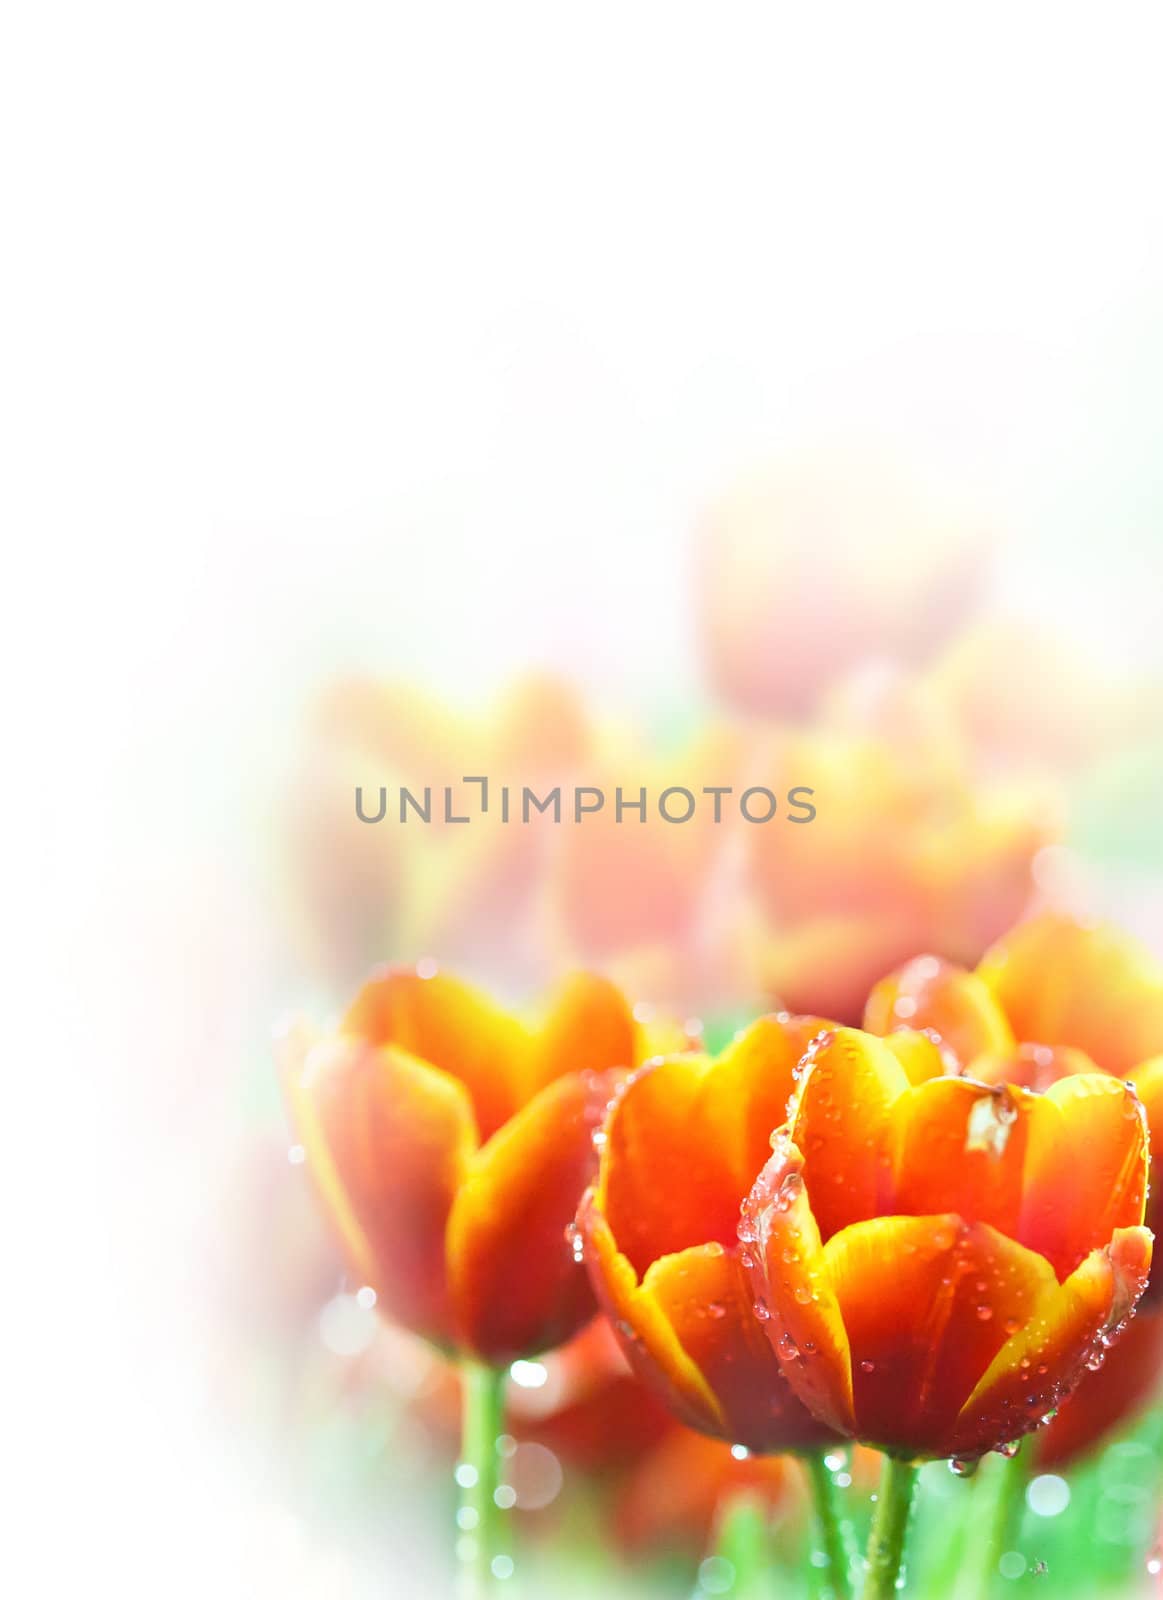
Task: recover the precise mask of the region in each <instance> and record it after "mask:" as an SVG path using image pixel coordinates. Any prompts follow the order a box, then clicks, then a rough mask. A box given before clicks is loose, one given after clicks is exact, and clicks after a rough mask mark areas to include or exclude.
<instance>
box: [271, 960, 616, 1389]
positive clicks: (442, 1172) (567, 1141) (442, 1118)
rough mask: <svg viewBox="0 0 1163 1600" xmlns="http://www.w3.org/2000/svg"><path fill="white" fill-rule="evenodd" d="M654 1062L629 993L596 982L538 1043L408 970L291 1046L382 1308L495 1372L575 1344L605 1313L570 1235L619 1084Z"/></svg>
mask: <svg viewBox="0 0 1163 1600" xmlns="http://www.w3.org/2000/svg"><path fill="white" fill-rule="evenodd" d="M646 1053H647V1047H646V1042H645V1039H644V1037H643V1032H642V1029H641V1028H640V1027H639V1026H638V1024H637V1023H636V1022H635V1021H634V1018H633V1016H632V1015H631V1012H630V1010H629V1007H628V1005H627V1003H626V1001H625V1000H624V999H623V997H622V995H621V994H620V993H619V991H618V990H616V989H615V988H614V987H613V986H612V985H611V984H609V983H606V982H605V981H603V980H601V979H597V978H591V977H585V976H583V977H578V978H575V979H574V980H573V981H572V982H571V983H570V984H568V985H567V986H566V987H565V988H564V990H563V991H562V993H561V994H560V996H559V997H558V999H557V1001H556V1002H555V1004H554V1005H553V1007H552V1008H551V1010H550V1012H549V1014H548V1017H547V1019H546V1020H545V1022H544V1024H543V1025H542V1026H541V1027H540V1028H537V1029H531V1028H528V1027H526V1026H525V1024H524V1023H522V1022H521V1021H519V1020H518V1019H517V1018H516V1017H513V1016H510V1015H508V1014H506V1013H505V1012H503V1011H502V1010H500V1009H499V1008H498V1007H496V1006H495V1005H493V1003H492V1002H491V1001H490V1000H488V999H487V998H486V997H485V996H484V995H481V994H479V993H477V992H476V991H474V990H473V989H470V988H468V987H467V986H465V985H464V984H462V983H459V982H458V981H457V980H456V979H454V978H451V977H446V976H442V975H433V976H427V977H426V976H421V975H420V973H419V972H412V971H405V970H397V971H392V972H388V973H387V974H386V975H385V976H383V977H379V978H376V979H373V980H372V981H371V982H370V983H368V984H367V985H366V986H365V987H364V988H363V989H362V990H361V991H360V993H359V994H358V995H357V997H356V999H355V1002H354V1004H353V1005H352V1006H351V1008H350V1010H349V1011H348V1013H347V1015H346V1016H345V1018H344V1019H343V1022H342V1023H341V1024H340V1027H339V1031H338V1033H337V1034H336V1035H334V1036H332V1037H329V1038H325V1039H322V1040H319V1041H314V1040H311V1039H310V1038H308V1037H307V1036H305V1034H304V1033H303V1031H302V1030H300V1031H299V1032H297V1033H296V1034H294V1035H292V1036H291V1038H290V1039H289V1040H288V1042H287V1046H286V1051H285V1078H286V1085H287V1093H288V1097H289V1100H290V1106H291V1112H292V1116H293V1119H294V1122H295V1125H296V1128H297V1130H298V1136H299V1138H300V1140H301V1141H302V1144H303V1148H304V1151H305V1154H306V1159H307V1161H308V1163H309V1166H310V1169H311V1172H312V1175H313V1177H314V1179H315V1181H316V1184H317V1185H318V1188H319V1190H320V1193H321V1195H322V1198H323V1200H324V1202H325V1204H326V1206H327V1208H328V1210H329V1211H330V1214H331V1217H332V1220H333V1222H334V1224H335V1226H336V1228H337V1230H338V1232H339V1235H340V1238H341V1239H342V1242H343V1244H344V1247H345V1249H346V1252H347V1257H348V1261H349V1264H350V1268H351V1271H352V1272H353V1273H354V1274H355V1275H356V1276H357V1277H358V1279H359V1281H360V1282H361V1283H363V1284H366V1285H369V1286H370V1287H371V1288H372V1289H374V1290H375V1293H376V1296H377V1302H378V1304H379V1305H380V1306H381V1307H382V1308H383V1310H384V1311H385V1312H386V1313H387V1314H388V1315H389V1316H391V1317H393V1318H395V1319H396V1320H397V1321H399V1322H400V1323H402V1324H403V1325H404V1326H405V1327H408V1328H410V1329H412V1330H413V1331H415V1332H417V1333H421V1334H424V1335H425V1336H426V1337H428V1338H429V1339H431V1340H433V1341H434V1342H436V1343H437V1344H439V1345H441V1346H444V1347H450V1348H455V1349H457V1350H459V1351H460V1352H462V1353H465V1354H470V1355H473V1356H476V1357H477V1358H479V1359H480V1360H483V1361H487V1362H490V1363H493V1364H496V1365H502V1364H507V1363H508V1362H510V1361H512V1360H514V1359H516V1358H517V1357H519V1356H523V1355H529V1354H532V1353H534V1352H537V1351H540V1350H543V1349H546V1348H548V1347H550V1346H552V1345H556V1344H559V1343H560V1342H562V1341H563V1340H564V1339H567V1338H568V1337H569V1336H570V1335H571V1334H573V1333H575V1332H576V1331H577V1330H578V1329H579V1328H580V1327H581V1326H582V1325H583V1323H585V1322H586V1321H587V1319H588V1318H589V1317H591V1316H592V1315H593V1312H594V1302H593V1297H592V1295H591V1293H590V1290H589V1286H588V1284H587V1281H586V1276H585V1273H584V1272H583V1271H582V1270H581V1267H580V1265H579V1263H578V1262H577V1260H576V1259H575V1254H574V1251H573V1250H572V1249H571V1247H570V1244H569V1241H568V1239H567V1237H566V1229H567V1227H568V1226H569V1225H570V1223H571V1221H572V1218H573V1215H574V1212H575V1211H576V1209H577V1203H578V1198H579V1196H580V1195H581V1193H582V1191H583V1189H584V1188H585V1185H586V1183H587V1182H588V1181H589V1179H590V1177H591V1176H592V1172H593V1169H594V1166H595V1164H596V1155H595V1152H594V1148H593V1135H594V1130H595V1128H596V1127H597V1125H598V1123H599V1122H600V1120H601V1118H602V1115H603V1113H604V1111H605V1108H606V1104H607V1101H608V1099H609V1097H610V1094H611V1092H612V1090H613V1087H614V1081H615V1080H614V1078H613V1077H612V1076H611V1071H610V1069H618V1068H631V1067H633V1066H635V1065H636V1064H637V1063H638V1062H639V1061H640V1060H641V1059H642V1057H643V1056H644V1055H645V1054H646Z"/></svg>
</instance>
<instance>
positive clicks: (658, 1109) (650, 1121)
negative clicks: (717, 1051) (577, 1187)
mask: <svg viewBox="0 0 1163 1600" xmlns="http://www.w3.org/2000/svg"><path fill="white" fill-rule="evenodd" d="M710 1071H711V1063H710V1062H709V1061H708V1060H707V1059H706V1058H705V1057H704V1056H672V1057H663V1058H661V1059H660V1060H658V1061H654V1062H648V1063H647V1064H646V1066H645V1067H644V1068H643V1069H642V1070H641V1071H640V1072H638V1073H636V1074H635V1075H634V1077H632V1078H631V1079H630V1081H629V1083H628V1084H626V1086H625V1088H624V1089H623V1090H622V1092H621V1094H620V1095H619V1096H618V1099H617V1102H616V1104H615V1106H614V1109H613V1111H612V1113H611V1115H610V1117H609V1120H608V1122H607V1125H606V1145H605V1150H604V1153H603V1159H602V1169H601V1176H600V1178H599V1183H598V1202H599V1205H600V1207H601V1210H602V1213H603V1215H604V1216H605V1218H606V1219H607V1220H608V1222H609V1226H610V1228H611V1229H612V1230H613V1234H614V1237H615V1238H616V1239H617V1241H618V1248H619V1250H620V1251H621V1253H622V1254H623V1255H624V1256H625V1257H626V1259H627V1261H629V1262H630V1263H631V1266H632V1268H633V1270H634V1272H635V1274H636V1275H637V1276H638V1277H642V1276H644V1275H645V1273H646V1269H647V1268H648V1267H649V1265H650V1263H651V1262H652V1261H654V1260H656V1259H657V1258H658V1257H659V1256H665V1255H673V1254H675V1253H676V1252H677V1251H680V1250H685V1249H687V1248H688V1247H690V1246H691V1245H695V1244H704V1243H706V1242H707V1241H708V1240H711V1239H714V1240H717V1241H718V1242H719V1243H721V1244H730V1243H733V1242H734V1238H735V1229H736V1224H737V1221H738V1214H739V1193H740V1191H739V1190H738V1189H737V1188H735V1186H734V1185H733V1183H732V1181H731V1174H730V1170H729V1168H728V1166H727V1163H726V1160H725V1157H724V1153H723V1151H722V1150H720V1149H719V1148H718V1146H717V1145H716V1144H715V1142H714V1141H713V1140H711V1139H709V1138H708V1137H707V1136H706V1130H705V1128H704V1127H703V1126H702V1120H701V1116H700V1111H701V1108H702V1106H703V1105H704V1104H705V1096H704V1093H703V1088H704V1084H705V1082H706V1080H707V1077H708V1074H709V1073H710Z"/></svg>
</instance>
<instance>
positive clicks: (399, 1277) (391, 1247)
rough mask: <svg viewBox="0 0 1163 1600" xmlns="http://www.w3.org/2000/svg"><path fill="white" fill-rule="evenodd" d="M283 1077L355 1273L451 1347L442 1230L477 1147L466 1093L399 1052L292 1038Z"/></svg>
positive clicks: (416, 1326)
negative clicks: (314, 1042)
mask: <svg viewBox="0 0 1163 1600" xmlns="http://www.w3.org/2000/svg"><path fill="white" fill-rule="evenodd" d="M282 1065H283V1079H284V1084H285V1087H286V1093H287V1098H288V1101H289V1103H290V1108H291V1114H292V1118H293V1120H294V1124H295V1127H296V1130H297V1132H298V1136H299V1138H300V1140H301V1141H302V1144H303V1146H304V1149H305V1151H306V1155H307V1165H308V1168H309V1170H310V1172H311V1175H312V1177H313V1179H314V1181H315V1183H316V1186H317V1187H318V1189H319V1191H320V1194H321V1197H322V1199H323V1202H324V1204H325V1206H326V1207H327V1209H328V1211H329V1212H330V1213H331V1216H332V1218H333V1220H334V1222H335V1224H336V1227H337V1230H338V1232H339V1235H340V1238H341V1240H342V1243H343V1245H344V1249H345V1252H346V1254H347V1258H348V1261H349V1263H350V1267H351V1270H352V1272H353V1274H354V1275H355V1276H356V1277H358V1278H359V1279H360V1281H361V1282H363V1283H367V1284H369V1285H370V1286H371V1287H372V1288H374V1289H375V1291H376V1296H377V1299H378V1302H379V1303H380V1305H381V1306H382V1307H383V1308H384V1310H385V1311H386V1312H387V1313H388V1314H389V1315H390V1316H392V1317H394V1318H395V1319H396V1320H397V1321H399V1322H401V1323H403V1324H404V1326H405V1327H408V1328H410V1329H412V1330H413V1332H416V1333H420V1334H423V1335H425V1336H426V1337H428V1338H431V1339H433V1340H435V1341H436V1342H437V1343H442V1344H446V1343H448V1342H450V1341H451V1338H452V1333H453V1330H452V1315H451V1308H450V1306H449V1302H448V1291H447V1283H446V1279H445V1271H444V1230H445V1225H446V1222H447V1219H448V1214H449V1211H450V1209H451V1207H452V1203H453V1196H454V1195H455V1193H456V1190H457V1188H458V1186H459V1184H460V1182H461V1180H462V1178H463V1176H464V1174H465V1172H466V1171H467V1169H468V1165H469V1162H470V1159H471V1157H472V1153H473V1151H474V1149H475V1148H476V1142H477V1139H476V1127H475V1124H474V1121H473V1111H472V1104H471V1101H470V1099H469V1096H468V1092H467V1090H466V1089H465V1087H464V1085H463V1084H461V1083H458V1082H457V1081H456V1080H455V1079H454V1078H450V1077H449V1076H448V1075H447V1074H446V1073H443V1072H439V1071H437V1070H436V1069H435V1068H434V1067H431V1066H428V1065H427V1064H426V1063H424V1062H422V1061H417V1060H416V1059H415V1057H413V1056H410V1055H408V1054H407V1053H406V1052H405V1051H403V1050H397V1049H374V1048H372V1047H370V1046H369V1045H367V1044H365V1043H363V1042H362V1041H360V1040H355V1039H332V1040H327V1041H325V1042H323V1043H318V1044H316V1045H314V1047H313V1048H312V1047H311V1045H310V1041H309V1040H308V1038H307V1037H306V1035H304V1034H301V1033H300V1034H298V1035H294V1036H292V1037H291V1038H290V1039H288V1041H287V1043H286V1046H285V1049H284V1051H283V1060H282Z"/></svg>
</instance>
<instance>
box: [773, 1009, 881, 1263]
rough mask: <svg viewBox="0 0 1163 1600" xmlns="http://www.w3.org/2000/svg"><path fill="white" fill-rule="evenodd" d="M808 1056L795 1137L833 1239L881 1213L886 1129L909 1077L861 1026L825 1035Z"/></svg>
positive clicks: (819, 1214)
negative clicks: (893, 1108)
mask: <svg viewBox="0 0 1163 1600" xmlns="http://www.w3.org/2000/svg"><path fill="white" fill-rule="evenodd" d="M809 1055H810V1057H811V1063H810V1069H809V1070H808V1071H807V1072H806V1073H805V1076H804V1078H803V1081H802V1084H801V1088H800V1093H799V1098H798V1100H797V1102H796V1106H795V1109H794V1117H793V1121H792V1139H793V1140H794V1142H795V1144H796V1146H797V1147H798V1148H799V1149H800V1150H801V1151H802V1152H803V1156H804V1171H803V1177H804V1182H805V1183H806V1184H807V1186H808V1189H809V1191H810V1193H811V1197H812V1212H813V1214H814V1216H815V1220H816V1225H817V1226H818V1228H819V1230H820V1235H821V1237H822V1238H824V1239H829V1238H831V1236H832V1234H834V1233H837V1232H838V1231H839V1230H840V1229H841V1228H845V1227H847V1226H848V1225H849V1224H850V1223H852V1222H859V1221H862V1220H863V1219H865V1218H867V1217H873V1216H875V1215H876V1214H877V1212H878V1210H880V1204H879V1199H880V1194H879V1191H880V1188H881V1186H882V1170H883V1168H882V1146H883V1142H884V1138H885V1132H886V1129H887V1127H888V1121H889V1115H890V1111H891V1108H892V1105H893V1103H894V1102H895V1101H896V1100H897V1099H898V1098H899V1097H900V1096H901V1095H902V1094H904V1093H905V1091H906V1090H907V1089H908V1087H909V1079H908V1076H907V1075H906V1073H905V1070H904V1068H903V1067H902V1065H901V1063H900V1061H899V1059H898V1058H897V1056H896V1055H895V1054H894V1052H893V1051H892V1050H890V1049H889V1048H888V1046H887V1045H886V1044H885V1043H884V1041H883V1040H881V1039H875V1038H873V1037H872V1036H871V1035H870V1034H865V1033H860V1032H858V1031H857V1030H856V1029H855V1028H837V1029H835V1030H833V1031H830V1032H828V1033H825V1034H824V1035H823V1036H822V1037H821V1038H820V1040H819V1041H818V1042H817V1044H816V1045H815V1047H814V1049H813V1050H811V1051H810V1052H809Z"/></svg>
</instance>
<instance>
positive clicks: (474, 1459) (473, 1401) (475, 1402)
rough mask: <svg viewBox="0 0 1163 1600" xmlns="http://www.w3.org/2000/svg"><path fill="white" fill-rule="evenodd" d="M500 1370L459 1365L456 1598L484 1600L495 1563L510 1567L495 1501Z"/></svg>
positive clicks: (503, 1519) (501, 1397)
mask: <svg viewBox="0 0 1163 1600" xmlns="http://www.w3.org/2000/svg"><path fill="white" fill-rule="evenodd" d="M505 1377H506V1375H505V1372H504V1371H503V1370H498V1369H497V1368H496V1367H486V1366H482V1365H481V1364H480V1363H479V1362H476V1361H466V1362H464V1363H463V1365H462V1367H461V1424H462V1432H461V1451H460V1463H459V1465H458V1466H457V1469H456V1481H457V1483H458V1484H459V1485H460V1505H459V1508H458V1511H457V1517H456V1522H457V1529H458V1532H457V1545H456V1553H457V1559H458V1561H459V1563H460V1579H461V1581H460V1595H461V1600H487V1597H488V1596H489V1595H491V1594H493V1593H494V1592H495V1578H496V1576H497V1575H498V1568H501V1569H504V1572H505V1574H506V1575H507V1573H508V1572H511V1571H512V1566H511V1563H510V1561H509V1555H508V1550H507V1548H506V1546H507V1543H508V1541H507V1539H506V1537H505V1533H506V1528H505V1524H506V1522H507V1521H508V1519H507V1517H506V1516H505V1514H504V1511H503V1510H502V1509H501V1507H499V1506H498V1505H497V1499H496V1494H497V1488H498V1486H499V1484H500V1462H501V1458H500V1452H499V1451H498V1449H497V1441H498V1439H499V1438H500V1437H501V1434H502V1432H503V1429H504V1422H505Z"/></svg>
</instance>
